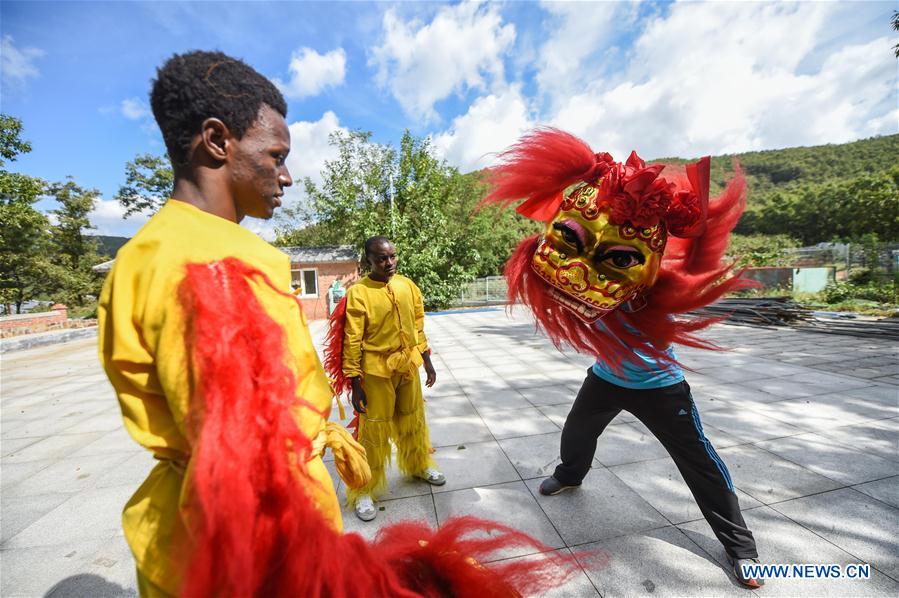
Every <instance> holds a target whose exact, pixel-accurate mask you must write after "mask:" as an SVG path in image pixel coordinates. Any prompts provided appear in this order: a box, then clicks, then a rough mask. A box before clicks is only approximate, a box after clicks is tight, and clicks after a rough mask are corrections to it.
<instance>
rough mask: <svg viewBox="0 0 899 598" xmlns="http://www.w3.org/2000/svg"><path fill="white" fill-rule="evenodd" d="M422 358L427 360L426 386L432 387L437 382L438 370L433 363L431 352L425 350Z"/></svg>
mask: <svg viewBox="0 0 899 598" xmlns="http://www.w3.org/2000/svg"><path fill="white" fill-rule="evenodd" d="M421 357H422V359H424V362H425V373H426V374H427V375H428V377H427V378H426V379H425V386H427V387H428V388H431V387H432V386H434V383H435V382H437V371H436V370H435V369H434V364H433V363H431V352H430V351H425V352H424V353H422V354H421Z"/></svg>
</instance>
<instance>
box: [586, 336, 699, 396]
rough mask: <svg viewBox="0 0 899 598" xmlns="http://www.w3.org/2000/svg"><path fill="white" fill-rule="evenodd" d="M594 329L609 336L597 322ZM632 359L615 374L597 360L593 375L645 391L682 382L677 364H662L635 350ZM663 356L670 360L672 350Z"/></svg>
mask: <svg viewBox="0 0 899 598" xmlns="http://www.w3.org/2000/svg"><path fill="white" fill-rule="evenodd" d="M596 327H597V328H599V329H600V330H602V331H603V332H604V333H606V334H608V335H611V334H612V333H611V332H610V331H609V329H608V328H606V326H605V325H604V324H603V323H602V321H601V320H600V321H598V322H597V323H596ZM631 353H632V354H633V357H632V358H631V359H628V360H627V361H625V362H624V363H622V364H621V371H620V372H615V370H613V369H612V368H610V367H609V366H608V365H607V364H606V363H604V362H602V361H599V360H597V361H596V363H594V364H593V373H594V374H596V375H597V376H599V377H600V378H602V379H603V380H605V381H606V382H611V383H612V384H616V385H618V386H623V387H624V388H632V389H636V390H647V389H651V388H664V387H665V386H671V385H672V384H677V383H678V382H683V380H684V371H683V370H682V369H681V368H680V366H678V365H677V364H667V363H665V364H662V363H659V361H658V360H657V359H653V358H652V357H649V356H648V355H645V354H644V353H641V352H640V351H637V350H632V351H631ZM665 354H666V355H667V356H668V357H670V358H671V359H672V360H674V359H676V357H675V356H674V349H673V348H671V347H668V349H667V350H666V351H665Z"/></svg>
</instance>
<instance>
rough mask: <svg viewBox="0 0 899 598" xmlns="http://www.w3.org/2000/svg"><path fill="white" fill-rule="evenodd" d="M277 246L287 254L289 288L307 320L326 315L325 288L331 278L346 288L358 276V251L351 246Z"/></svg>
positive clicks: (329, 284)
mask: <svg viewBox="0 0 899 598" xmlns="http://www.w3.org/2000/svg"><path fill="white" fill-rule="evenodd" d="M279 249H280V250H281V251H283V252H284V253H286V254H287V255H289V256H290V270H291V278H292V279H293V282H292V284H293V288H294V290H299V291H300V293H298V294H297V296H298V297H299V298H300V300H301V301H302V302H303V310H304V311H305V312H306V317H307V318H309V319H310V320H322V319H325V318H327V317H328V289H329V288H330V286H331V284H332V283H333V282H334V281H335V280H339V281H340V284H341V285H342V286H343V288H344V289H346V288H347V287H348V286H349V285H350V284H352V283H353V282H355V281H356V280H357V279H358V278H359V253H358V252H357V251H356V249H355V248H354V247H353V246H351V245H331V246H326V247H279Z"/></svg>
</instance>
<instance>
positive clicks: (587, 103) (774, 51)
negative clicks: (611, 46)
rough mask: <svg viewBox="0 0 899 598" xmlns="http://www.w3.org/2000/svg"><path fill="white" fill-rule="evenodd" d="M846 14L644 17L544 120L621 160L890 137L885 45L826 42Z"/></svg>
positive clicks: (691, 6) (719, 10) (697, 11)
mask: <svg viewBox="0 0 899 598" xmlns="http://www.w3.org/2000/svg"><path fill="white" fill-rule="evenodd" d="M851 11H852V9H851V8H850V9H847V8H846V7H845V6H842V5H840V4H836V3H833V4H831V3H798V4H782V3H776V4H775V3H711V4H706V3H683V4H676V5H674V6H673V7H672V8H671V11H670V13H669V14H668V16H667V17H665V18H656V19H652V20H650V21H649V23H648V24H647V26H646V27H645V29H644V31H643V32H642V34H641V35H640V36H639V37H638V39H637V40H636V42H635V43H634V46H633V48H632V49H631V51H630V53H629V54H628V57H627V60H626V61H625V62H624V63H623V69H622V70H621V71H620V72H619V73H606V74H604V75H602V76H600V74H599V73H598V71H595V72H596V73H597V74H596V75H595V78H594V79H593V80H589V79H588V80H586V81H587V82H585V84H583V85H582V86H581V87H580V88H579V89H578V90H577V91H576V92H574V93H571V94H570V95H568V96H567V97H565V98H564V100H563V101H561V102H560V103H559V104H558V105H557V106H555V107H554V109H553V110H552V111H550V112H549V113H548V120H549V121H551V122H552V123H553V124H555V125H556V126H559V127H561V128H564V129H567V130H570V131H571V132H573V133H575V134H578V135H580V136H582V137H584V139H586V140H587V141H588V142H590V143H591V145H593V146H594V148H595V149H596V150H597V151H599V150H606V151H610V152H612V153H613V155H615V156H616V157H617V158H619V159H622V158H623V157H625V156H626V155H627V153H628V152H629V151H630V150H631V149H634V148H635V149H637V150H638V151H639V152H640V153H641V155H644V156H645V157H663V156H685V157H686V156H696V155H700V154H705V153H710V154H718V153H726V152H739V151H747V150H756V149H770V148H778V147H787V146H796V145H813V144H820V143H838V142H844V141H850V140H854V139H858V138H859V137H865V136H870V135H874V134H879V133H883V134H889V133H896V132H897V123H896V121H895V119H890V118H885V117H887V115H889V114H891V113H893V114H895V112H894V110H895V108H896V106H895V93H896V83H897V76H896V66H895V57H894V56H893V54H892V53H891V52H890V42H889V40H888V39H887V38H886V37H883V38H880V39H875V40H873V41H866V42H864V43H855V44H846V43H845V42H844V43H843V44H833V37H832V36H834V35H839V31H841V30H843V29H846V28H847V27H848V25H847V23H848V22H849V21H851V18H852V17H851ZM847 30H848V29H847ZM819 46H820V47H819ZM824 46H826V48H827V49H826V50H823V49H822V48H823V47H824ZM825 52H826V53H825Z"/></svg>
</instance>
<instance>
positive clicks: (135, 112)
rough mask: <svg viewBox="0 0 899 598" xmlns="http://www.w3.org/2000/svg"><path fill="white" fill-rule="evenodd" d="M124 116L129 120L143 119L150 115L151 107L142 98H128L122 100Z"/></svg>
mask: <svg viewBox="0 0 899 598" xmlns="http://www.w3.org/2000/svg"><path fill="white" fill-rule="evenodd" d="M121 111H122V116H124V117H125V118H127V119H128V120H142V119H144V118H147V117H148V116H150V114H151V113H150V107H149V106H147V103H146V102H145V101H143V100H142V99H140V98H128V99H125V100H122V104H121Z"/></svg>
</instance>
